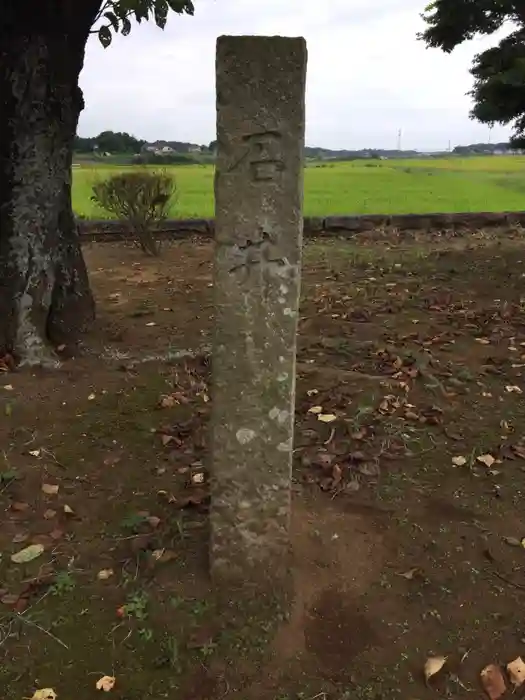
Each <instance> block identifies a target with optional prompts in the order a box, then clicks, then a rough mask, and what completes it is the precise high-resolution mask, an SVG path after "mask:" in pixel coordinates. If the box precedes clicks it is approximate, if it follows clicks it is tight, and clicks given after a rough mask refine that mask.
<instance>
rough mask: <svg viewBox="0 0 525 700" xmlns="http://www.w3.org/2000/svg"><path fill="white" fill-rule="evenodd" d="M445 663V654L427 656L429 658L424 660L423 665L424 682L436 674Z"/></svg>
mask: <svg viewBox="0 0 525 700" xmlns="http://www.w3.org/2000/svg"><path fill="white" fill-rule="evenodd" d="M446 663H447V657H446V656H429V658H428V659H427V660H426V661H425V666H424V667H423V672H424V674H425V682H426V683H428V681H429V680H430V679H431V678H432V677H433V676H435V675H436V674H438V673H439V672H440V671H441V669H442V668H443V666H444V665H445V664H446Z"/></svg>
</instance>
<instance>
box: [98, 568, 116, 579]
mask: <svg viewBox="0 0 525 700" xmlns="http://www.w3.org/2000/svg"><path fill="white" fill-rule="evenodd" d="M112 576H113V569H101V570H100V571H99V572H98V574H97V578H98V580H99V581H107V580H108V579H109V578H111V577H112Z"/></svg>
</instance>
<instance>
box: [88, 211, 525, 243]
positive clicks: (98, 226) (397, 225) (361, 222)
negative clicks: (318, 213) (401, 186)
mask: <svg viewBox="0 0 525 700" xmlns="http://www.w3.org/2000/svg"><path fill="white" fill-rule="evenodd" d="M514 226H525V211H518V212H468V213H458V214H393V215H383V214H370V215H366V214H365V215H361V216H326V217H324V218H323V217H306V218H305V220H304V235H305V236H307V237H308V236H313V237H318V236H339V237H343V238H345V237H348V238H351V237H352V236H354V235H355V234H356V233H363V232H365V231H373V230H378V229H390V230H393V231H398V232H403V231H406V232H410V231H457V232H461V231H463V232H467V231H477V230H479V229H489V228H505V227H514ZM79 227H80V234H81V236H82V239H83V240H86V241H88V240H96V241H101V240H102V241H103V240H108V241H109V240H119V239H120V238H121V237H122V235H123V234H125V233H126V227H125V225H124V224H123V223H122V222H120V221H107V220H94V219H82V220H80V221H79ZM214 229H215V224H214V221H213V219H173V220H168V221H165V222H164V223H163V224H162V227H161V228H160V230H159V234H160V235H162V237H165V238H173V239H179V238H192V237H194V236H202V237H203V238H211V237H213V234H214Z"/></svg>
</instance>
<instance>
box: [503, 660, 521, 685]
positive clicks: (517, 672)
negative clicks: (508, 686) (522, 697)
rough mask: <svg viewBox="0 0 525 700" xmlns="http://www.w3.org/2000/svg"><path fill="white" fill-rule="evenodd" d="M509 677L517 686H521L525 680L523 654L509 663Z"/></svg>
mask: <svg viewBox="0 0 525 700" xmlns="http://www.w3.org/2000/svg"><path fill="white" fill-rule="evenodd" d="M507 673H508V674H509V679H510V682H511V683H512V685H513V686H514V687H515V688H519V686H520V685H523V683H524V682H525V663H524V661H523V659H522V658H521V656H518V658H517V659H514V661H511V662H510V663H508V664H507Z"/></svg>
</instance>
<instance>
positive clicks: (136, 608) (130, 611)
mask: <svg viewBox="0 0 525 700" xmlns="http://www.w3.org/2000/svg"><path fill="white" fill-rule="evenodd" d="M123 610H124V614H125V615H126V616H127V617H132V618H134V619H135V620H138V621H139V622H144V620H146V619H147V617H148V595H147V593H144V592H143V591H138V592H136V593H132V594H131V595H130V596H129V598H128V602H127V603H125V604H124V606H123Z"/></svg>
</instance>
